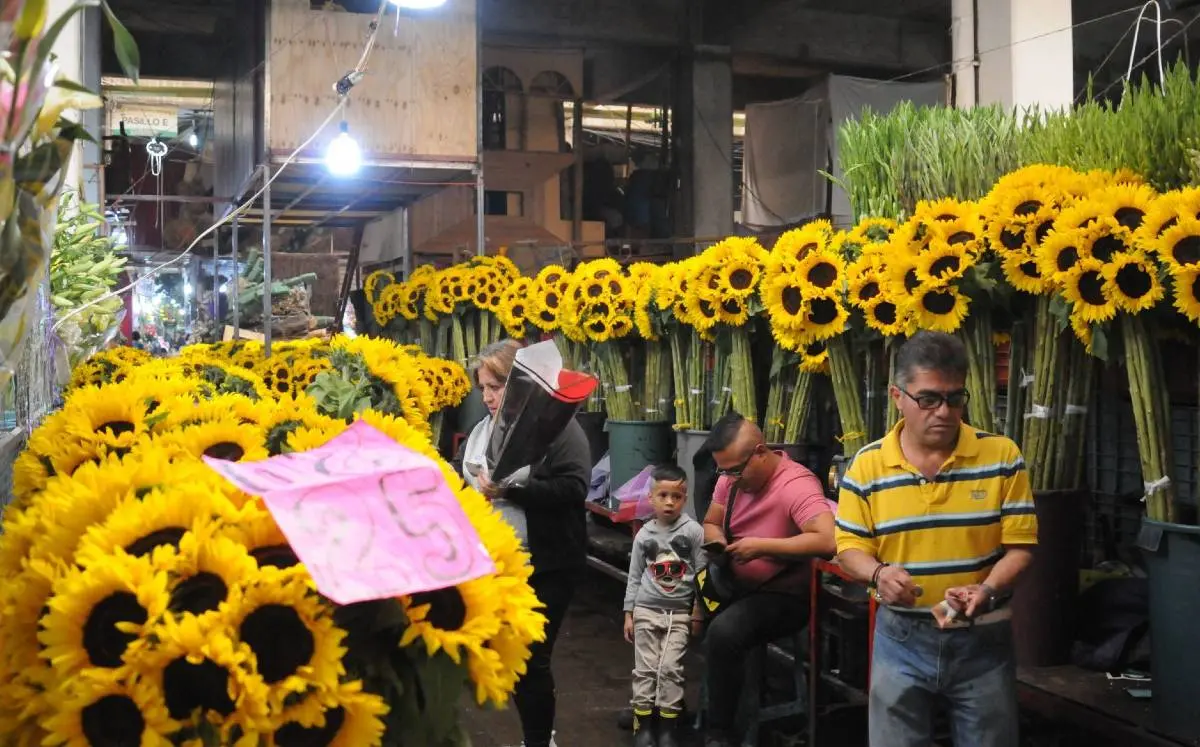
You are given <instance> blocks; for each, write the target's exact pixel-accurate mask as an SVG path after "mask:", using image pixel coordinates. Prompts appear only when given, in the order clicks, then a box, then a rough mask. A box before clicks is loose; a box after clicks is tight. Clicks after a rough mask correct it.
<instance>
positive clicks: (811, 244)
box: [796, 241, 817, 259]
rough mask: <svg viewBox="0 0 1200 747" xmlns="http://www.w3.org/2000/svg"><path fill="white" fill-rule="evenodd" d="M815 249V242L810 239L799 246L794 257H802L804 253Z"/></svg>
mask: <svg viewBox="0 0 1200 747" xmlns="http://www.w3.org/2000/svg"><path fill="white" fill-rule="evenodd" d="M816 250H817V244H816V242H815V241H810V242H808V243H807V244H805V245H804V246H802V247H800V251H798V252H796V259H803V258H804V255H806V254H808V253H809V252H814V251H816Z"/></svg>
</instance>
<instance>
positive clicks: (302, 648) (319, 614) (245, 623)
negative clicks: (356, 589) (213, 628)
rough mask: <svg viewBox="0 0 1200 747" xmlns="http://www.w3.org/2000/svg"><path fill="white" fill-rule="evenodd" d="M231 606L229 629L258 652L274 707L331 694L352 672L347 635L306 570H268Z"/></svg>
mask: <svg viewBox="0 0 1200 747" xmlns="http://www.w3.org/2000/svg"><path fill="white" fill-rule="evenodd" d="M238 596H239V598H238V600H237V601H236V602H235V603H233V604H231V609H230V612H229V625H230V626H231V627H232V629H233V630H235V631H236V635H237V640H238V641H240V642H242V643H244V644H245V645H246V646H248V647H249V649H250V650H251V651H252V652H253V655H254V656H253V660H254V663H255V671H256V672H257V673H258V675H259V676H260V677H262V680H263V682H264V683H266V685H267V687H268V688H269V689H270V694H269V696H268V703H269V704H270V706H271V707H272V708H273V709H276V710H278V709H281V708H283V706H284V702H285V701H286V700H287V699H288V698H289V697H291V696H293V695H298V694H301V693H304V692H307V691H309V690H317V691H325V692H329V691H332V690H334V689H335V688H336V687H337V684H338V682H339V680H340V678H341V677H342V675H344V674H345V673H346V668H345V666H344V665H343V664H342V657H343V656H344V655H345V653H346V648H345V647H344V646H343V645H342V642H343V641H344V640H345V637H346V632H345V631H344V630H342V629H340V628H338V627H337V626H336V625H334V622H333V608H332V607H331V606H329V605H328V604H326V603H325V602H324V601H322V600H321V598H320V596H318V595H317V592H316V590H315V589H314V588H313V586H312V580H311V579H310V578H309V577H308V574H307V573H305V572H304V570H303V569H302V568H290V569H285V570H281V569H278V568H263V569H261V570H259V571H257V573H256V574H255V575H254V576H251V577H250V578H248V579H247V582H246V583H245V584H244V585H243V587H242V591H241V593H240V594H239V595H238Z"/></svg>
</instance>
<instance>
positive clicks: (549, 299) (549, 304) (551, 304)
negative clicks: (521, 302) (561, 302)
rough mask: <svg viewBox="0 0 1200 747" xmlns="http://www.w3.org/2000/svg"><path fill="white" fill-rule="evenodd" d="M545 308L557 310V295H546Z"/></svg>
mask: <svg viewBox="0 0 1200 747" xmlns="http://www.w3.org/2000/svg"><path fill="white" fill-rule="evenodd" d="M546 308H548V309H557V308H558V294H557V293H547V294H546Z"/></svg>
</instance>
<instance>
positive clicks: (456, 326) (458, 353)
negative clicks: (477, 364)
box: [450, 313, 470, 366]
mask: <svg viewBox="0 0 1200 747" xmlns="http://www.w3.org/2000/svg"><path fill="white" fill-rule="evenodd" d="M452 318H453V321H452V322H451V328H450V356H451V359H452V360H453V361H454V362H455V363H458V364H459V365H462V366H466V365H468V364H469V363H470V358H469V357H468V356H469V353H468V349H467V335H466V333H465V332H464V331H463V318H462V316H461V315H459V314H457V313H456V314H454V316H453V317H452Z"/></svg>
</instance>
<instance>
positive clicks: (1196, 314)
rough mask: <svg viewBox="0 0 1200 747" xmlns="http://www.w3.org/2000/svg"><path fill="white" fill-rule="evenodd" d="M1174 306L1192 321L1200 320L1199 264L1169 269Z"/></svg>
mask: <svg viewBox="0 0 1200 747" xmlns="http://www.w3.org/2000/svg"><path fill="white" fill-rule="evenodd" d="M1171 281H1172V285H1173V286H1174V289H1175V293H1174V297H1175V308H1176V309H1178V310H1179V313H1180V314H1183V315H1184V316H1185V317H1187V318H1188V319H1190V320H1191V321H1193V322H1200V265H1197V266H1192V267H1179V268H1175V269H1172V270H1171Z"/></svg>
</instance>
